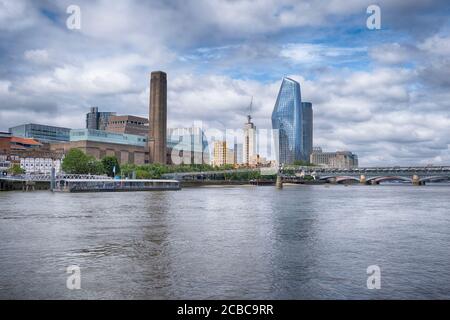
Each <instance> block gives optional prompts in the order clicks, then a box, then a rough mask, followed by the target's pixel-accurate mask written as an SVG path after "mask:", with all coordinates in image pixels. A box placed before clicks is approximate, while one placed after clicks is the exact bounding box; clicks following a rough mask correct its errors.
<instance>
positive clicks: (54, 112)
mask: <svg viewBox="0 0 450 320" xmlns="http://www.w3.org/2000/svg"><path fill="white" fill-rule="evenodd" d="M72 4H75V5H78V6H79V7H80V9H81V29H80V30H70V29H68V28H67V27H66V20H67V18H68V17H69V15H68V14H67V13H66V9H67V7H68V6H69V5H72ZM371 4H374V2H372V1H364V0H346V1H337V0H330V1H321V0H308V1H301V0H254V1H252V0H242V1H237V0H236V1H234V0H228V1H226V0H191V1H190V0H174V1H162V0H161V1H160V0H151V1H145V3H144V1H132V0H128V1H120V0H99V1H92V0H89V1H77V0H70V1H63V0H62V1H33V0H30V1H26V0H0V130H7V129H8V128H9V127H11V126H14V125H18V124H22V123H27V122H34V123H42V124H50V125H60V126H67V127H72V128H81V127H84V125H85V123H84V121H85V115H84V114H85V113H86V112H87V111H88V109H89V107H90V106H98V107H99V108H100V110H103V111H116V112H118V113H119V114H134V115H140V116H147V114H148V94H149V90H148V87H149V74H150V72H151V71H152V70H163V71H166V72H167V73H168V90H169V92H168V109H169V115H168V121H169V126H190V125H191V124H192V123H193V122H195V121H202V122H203V125H204V126H205V127H207V128H219V129H222V128H231V129H238V128H241V127H242V126H243V123H244V122H245V116H246V114H247V107H248V104H249V102H250V98H251V96H253V97H254V100H253V101H254V108H253V114H254V120H255V124H256V125H257V127H258V128H270V116H271V112H272V109H273V106H274V103H275V100H276V96H277V92H278V89H279V86H280V84H281V78H282V77H283V76H290V77H292V78H294V79H296V80H298V81H299V82H300V85H301V90H302V99H303V100H304V101H310V102H312V103H313V108H314V121H315V127H314V135H315V137H314V144H315V145H318V146H322V148H323V149H324V150H330V151H331V150H351V151H354V152H356V153H357V154H358V155H359V157H360V164H361V165H409V164H430V163H433V164H436V165H438V164H447V165H449V164H450V152H449V144H450V19H449V17H450V4H449V3H448V1H446V0H442V1H438V0H435V1H433V0H421V1H420V0H379V1H377V2H376V3H375V4H377V5H379V7H380V8H381V29H380V30H369V29H367V27H366V20H367V18H368V17H369V14H367V13H366V9H367V7H368V6H369V5H371Z"/></svg>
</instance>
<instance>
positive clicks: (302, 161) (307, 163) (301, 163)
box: [293, 160, 314, 167]
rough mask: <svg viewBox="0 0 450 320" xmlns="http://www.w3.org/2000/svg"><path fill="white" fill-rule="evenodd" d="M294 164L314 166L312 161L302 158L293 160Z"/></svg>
mask: <svg viewBox="0 0 450 320" xmlns="http://www.w3.org/2000/svg"><path fill="white" fill-rule="evenodd" d="M293 165H294V166H302V167H310V166H314V165H313V164H312V163H310V162H309V161H304V160H295V161H294V163H293Z"/></svg>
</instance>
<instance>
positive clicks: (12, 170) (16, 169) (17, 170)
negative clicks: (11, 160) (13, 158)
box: [8, 163, 25, 176]
mask: <svg viewBox="0 0 450 320" xmlns="http://www.w3.org/2000/svg"><path fill="white" fill-rule="evenodd" d="M8 172H9V174H11V175H13V176H15V175H19V174H24V173H25V170H24V169H22V168H21V167H20V165H19V164H17V163H15V164H13V166H12V167H11V168H9V169H8Z"/></svg>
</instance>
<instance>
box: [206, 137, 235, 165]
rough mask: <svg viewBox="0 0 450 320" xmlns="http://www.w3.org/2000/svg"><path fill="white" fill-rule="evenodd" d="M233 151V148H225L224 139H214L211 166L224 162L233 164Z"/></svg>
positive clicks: (223, 163)
mask: <svg viewBox="0 0 450 320" xmlns="http://www.w3.org/2000/svg"><path fill="white" fill-rule="evenodd" d="M235 160H236V157H235V153H234V150H233V149H228V148H227V142H226V141H214V151H213V159H212V165H213V166H223V165H225V164H232V165H234V164H235Z"/></svg>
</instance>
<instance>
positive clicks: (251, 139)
mask: <svg viewBox="0 0 450 320" xmlns="http://www.w3.org/2000/svg"><path fill="white" fill-rule="evenodd" d="M254 155H256V127H255V125H254V123H253V122H252V117H251V116H250V115H248V116H247V123H246V124H245V126H244V143H243V163H244V164H245V165H249V164H250V159H251V158H252V157H253V156H254Z"/></svg>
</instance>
